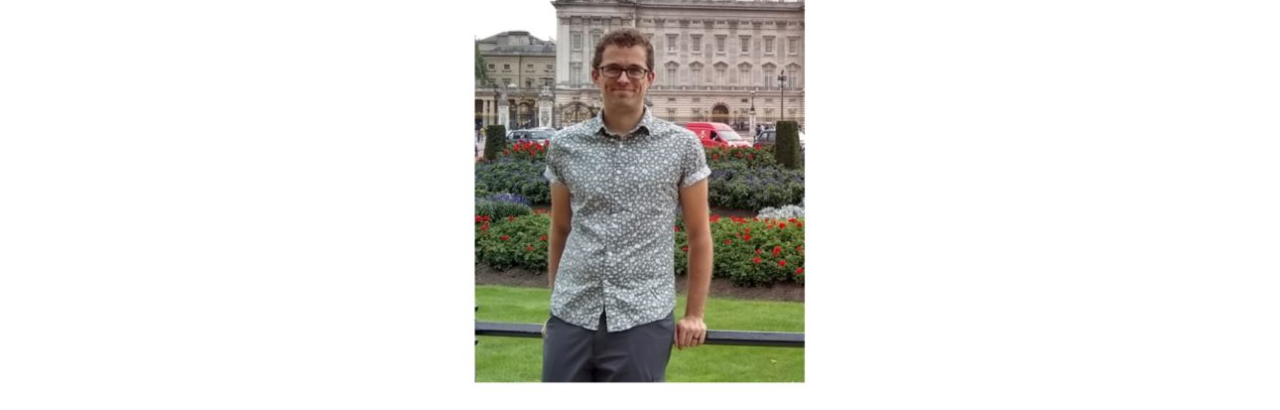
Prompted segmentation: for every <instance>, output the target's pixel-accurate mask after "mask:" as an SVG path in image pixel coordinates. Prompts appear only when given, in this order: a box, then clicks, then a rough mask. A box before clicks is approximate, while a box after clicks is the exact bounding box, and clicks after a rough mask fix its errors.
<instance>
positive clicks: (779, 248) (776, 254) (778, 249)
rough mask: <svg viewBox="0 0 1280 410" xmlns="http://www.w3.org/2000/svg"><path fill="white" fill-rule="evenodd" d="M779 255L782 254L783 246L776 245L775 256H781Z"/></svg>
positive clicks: (774, 248)
mask: <svg viewBox="0 0 1280 410" xmlns="http://www.w3.org/2000/svg"><path fill="white" fill-rule="evenodd" d="M779 253H782V247H781V246H777V245H774V247H773V256H778V254H779Z"/></svg>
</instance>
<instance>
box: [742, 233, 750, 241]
mask: <svg viewBox="0 0 1280 410" xmlns="http://www.w3.org/2000/svg"><path fill="white" fill-rule="evenodd" d="M742 240H744V241H749V240H751V234H749V233H748V234H743V235H742Z"/></svg>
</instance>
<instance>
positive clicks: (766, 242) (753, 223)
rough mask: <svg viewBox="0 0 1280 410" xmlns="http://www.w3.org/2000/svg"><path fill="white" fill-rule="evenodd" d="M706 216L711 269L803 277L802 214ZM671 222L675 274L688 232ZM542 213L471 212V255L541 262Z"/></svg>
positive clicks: (755, 282)
mask: <svg viewBox="0 0 1280 410" xmlns="http://www.w3.org/2000/svg"><path fill="white" fill-rule="evenodd" d="M710 219H711V239H712V243H713V245H714V246H715V248H714V249H715V251H714V258H713V259H714V260H713V261H712V266H713V269H712V272H713V273H714V276H715V277H722V278H727V279H729V280H731V281H732V282H733V283H734V284H736V285H739V286H767V285H769V284H772V283H774V282H782V281H795V282H799V283H802V284H803V283H804V219H803V218H793V219H759V218H721V217H719V216H716V215H712V216H710ZM682 225H683V224H682V223H677V224H675V225H674V226H673V228H672V229H674V230H676V245H675V248H674V249H673V250H672V251H673V252H674V256H675V268H676V274H679V275H684V274H686V273H687V272H686V270H687V268H688V238H687V236H686V234H685V232H684V227H683V226H682ZM550 226H551V218H550V216H549V215H548V214H546V213H543V212H540V211H534V213H533V214H531V215H526V216H511V217H507V218H493V217H489V216H484V215H476V222H475V229H476V230H475V235H476V236H475V241H476V246H475V252H476V261H478V262H481V263H484V264H487V265H489V266H490V267H492V268H494V269H498V270H504V269H509V268H512V267H521V268H524V269H527V270H531V271H534V272H544V271H545V270H546V268H547V261H546V257H547V236H546V235H547V232H548V229H549V227H550Z"/></svg>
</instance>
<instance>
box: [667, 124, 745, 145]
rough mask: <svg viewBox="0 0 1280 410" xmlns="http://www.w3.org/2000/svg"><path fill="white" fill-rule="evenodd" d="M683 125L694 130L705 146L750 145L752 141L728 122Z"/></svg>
mask: <svg viewBox="0 0 1280 410" xmlns="http://www.w3.org/2000/svg"><path fill="white" fill-rule="evenodd" d="M681 125H683V126H684V127H685V128H687V129H688V130H689V131H693V133H694V134H696V135H697V136H698V140H700V141H702V146H704V147H724V146H728V147H750V146H751V141H747V139H746V138H743V137H742V135H739V134H738V132H737V131H734V130H733V128H732V127H730V126H729V125H728V124H725V123H720V122H687V123H684V124H681Z"/></svg>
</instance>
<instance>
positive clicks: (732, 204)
mask: <svg viewBox="0 0 1280 410" xmlns="http://www.w3.org/2000/svg"><path fill="white" fill-rule="evenodd" d="M709 179H710V184H709V186H708V194H709V195H710V197H709V198H708V199H709V201H710V203H711V206H715V207H720V208H729V209H744V210H751V211H758V210H760V209H763V208H766V207H779V206H783V205H788V204H794V203H799V202H800V201H802V200H804V171H801V170H789V169H785V168H782V167H755V168H743V167H740V166H734V167H725V168H719V169H714V168H713V171H712V172H711V177H710V178H709Z"/></svg>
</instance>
